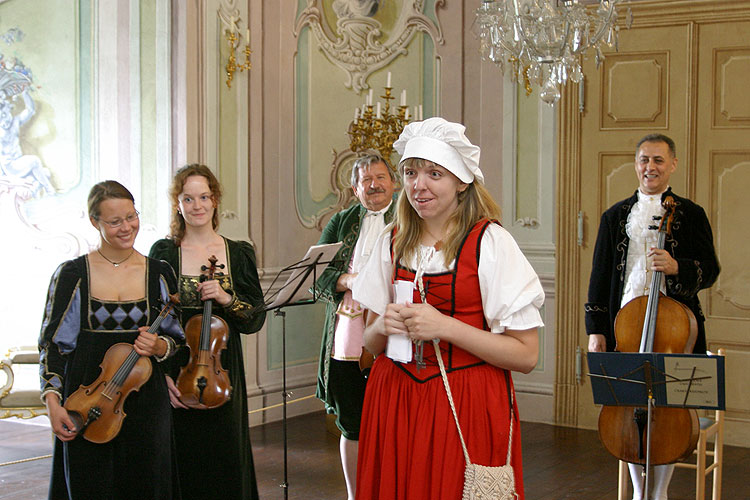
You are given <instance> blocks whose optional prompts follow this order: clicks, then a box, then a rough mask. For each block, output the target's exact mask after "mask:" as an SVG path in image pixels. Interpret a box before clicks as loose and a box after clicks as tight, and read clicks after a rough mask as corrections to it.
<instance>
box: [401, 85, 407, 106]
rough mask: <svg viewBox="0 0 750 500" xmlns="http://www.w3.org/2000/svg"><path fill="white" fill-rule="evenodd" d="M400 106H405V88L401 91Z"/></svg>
mask: <svg viewBox="0 0 750 500" xmlns="http://www.w3.org/2000/svg"><path fill="white" fill-rule="evenodd" d="M400 104H401V106H406V89H404V90H402V91H401V103H400Z"/></svg>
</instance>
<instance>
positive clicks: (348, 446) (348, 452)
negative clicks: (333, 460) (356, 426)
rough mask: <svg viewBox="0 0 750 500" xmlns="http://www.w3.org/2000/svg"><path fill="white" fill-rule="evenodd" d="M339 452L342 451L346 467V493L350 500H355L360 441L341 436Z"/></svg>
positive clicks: (344, 467) (342, 459) (343, 463)
mask: <svg viewBox="0 0 750 500" xmlns="http://www.w3.org/2000/svg"><path fill="white" fill-rule="evenodd" d="M339 452H340V453H341V467H342V469H344V481H345V482H346V494H347V497H348V499H349V500H354V492H355V491H356V489H357V455H358V452H359V441H354V440H352V439H346V438H345V437H344V436H341V440H340V441H339Z"/></svg>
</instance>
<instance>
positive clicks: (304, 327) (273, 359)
mask: <svg viewBox="0 0 750 500" xmlns="http://www.w3.org/2000/svg"><path fill="white" fill-rule="evenodd" d="M284 311H285V312H286V362H287V366H295V365H304V364H307V363H311V362H314V361H315V360H317V359H318V357H319V356H320V339H321V337H322V336H323V321H324V319H325V305H324V304H323V303H321V302H318V303H316V304H310V305H304V306H293V307H286V308H284ZM266 332H267V338H268V343H267V346H268V367H267V368H268V370H278V369H280V368H281V365H282V363H281V361H282V356H281V346H282V340H283V339H282V332H283V328H282V318H281V317H280V316H276V315H275V314H274V312H273V311H269V312H268V313H267V314H266Z"/></svg>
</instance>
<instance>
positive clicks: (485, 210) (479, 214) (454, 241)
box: [393, 158, 500, 267]
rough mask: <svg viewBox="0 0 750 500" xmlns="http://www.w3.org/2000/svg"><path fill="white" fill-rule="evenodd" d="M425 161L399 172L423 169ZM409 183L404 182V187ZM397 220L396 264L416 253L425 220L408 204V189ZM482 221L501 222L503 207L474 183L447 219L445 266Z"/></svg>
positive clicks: (411, 160)
mask: <svg viewBox="0 0 750 500" xmlns="http://www.w3.org/2000/svg"><path fill="white" fill-rule="evenodd" d="M425 161H426V160H423V159H422V158H408V159H406V160H404V161H403V162H402V163H401V166H400V167H399V170H400V171H401V174H402V175H403V172H404V168H406V167H411V166H417V167H423V166H424V164H425ZM405 184H406V183H405V182H404V185H405ZM396 203H397V204H396V217H395V220H394V226H395V229H396V235H395V236H394V237H393V254H394V260H393V262H394V263H396V262H398V261H399V259H403V260H404V261H405V262H409V261H411V260H412V259H413V258H414V256H415V255H416V253H417V249H418V248H419V244H420V243H419V242H420V241H421V240H422V232H423V231H424V229H423V227H422V219H421V218H420V217H419V215H418V214H417V212H416V211H415V210H414V207H412V206H411V204H410V203H409V199H408V198H407V195H406V187H404V189H403V190H402V191H401V194H400V195H399V197H398V201H397V202H396ZM482 219H497V220H499V219H500V207H499V206H498V204H497V203H496V202H495V200H493V199H492V196H491V195H490V193H489V191H487V188H486V187H484V185H483V184H481V183H479V182H472V183H471V184H469V185H468V187H467V188H466V189H464V190H463V191H461V192H459V193H458V207H457V208H456V211H455V212H454V213H453V214H452V215H451V217H450V219H448V225H449V227H451V230H450V232H449V233H448V234H447V235H446V238H445V239H444V240H443V245H442V248H441V250H442V251H443V256H444V257H445V266H446V267H447V266H449V265H450V263H451V262H452V261H453V259H455V258H456V255H458V248H459V247H460V246H461V243H462V242H463V240H464V238H465V236H466V234H467V233H468V232H469V231H470V230H471V228H472V227H474V225H475V224H476V223H477V222H479V221H480V220H482Z"/></svg>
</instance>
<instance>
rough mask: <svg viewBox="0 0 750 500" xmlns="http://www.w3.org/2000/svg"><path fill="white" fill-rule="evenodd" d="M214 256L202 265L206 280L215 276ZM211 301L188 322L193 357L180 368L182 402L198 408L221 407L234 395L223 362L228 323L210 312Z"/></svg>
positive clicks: (207, 301)
mask: <svg viewBox="0 0 750 500" xmlns="http://www.w3.org/2000/svg"><path fill="white" fill-rule="evenodd" d="M217 260H218V259H217V258H216V256H215V255H212V256H211V257H209V259H208V262H209V266H202V267H201V270H203V271H205V272H206V274H204V275H203V279H204V280H212V279H214V273H215V272H216V269H217V267H218V268H219V269H223V268H224V265H223V264H220V265H218V266H217V264H216V262H217ZM212 306H213V301H212V300H206V301H205V302H203V314H198V315H196V316H193V317H192V318H190V319H189V320H188V322H187V324H185V338H186V340H187V344H188V346H189V348H190V359H189V361H188V363H187V365H185V366H183V367H182V368H181V369H180V375H179V376H178V377H177V388H178V389H179V391H180V393H181V394H180V401H182V403H183V404H184V405H185V406H187V407H189V408H193V409H196V410H208V409H211V408H218V407H219V406H221V405H223V404H224V403H226V402H227V401H229V400H230V399H231V397H232V384H231V382H230V381H229V374H228V373H227V371H226V370H225V369H224V368H223V367H222V365H221V351H223V350H224V349H226V346H227V339H228V336H229V326H227V323H226V322H225V321H224V320H223V319H222V318H220V317H218V316H214V315H212V313H211V310H212Z"/></svg>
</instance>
